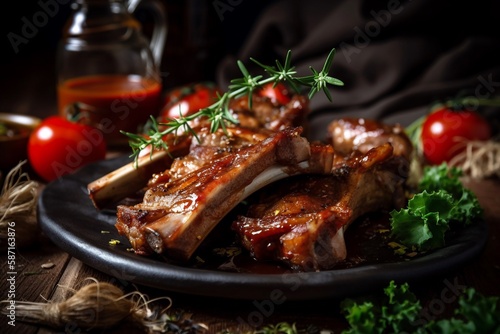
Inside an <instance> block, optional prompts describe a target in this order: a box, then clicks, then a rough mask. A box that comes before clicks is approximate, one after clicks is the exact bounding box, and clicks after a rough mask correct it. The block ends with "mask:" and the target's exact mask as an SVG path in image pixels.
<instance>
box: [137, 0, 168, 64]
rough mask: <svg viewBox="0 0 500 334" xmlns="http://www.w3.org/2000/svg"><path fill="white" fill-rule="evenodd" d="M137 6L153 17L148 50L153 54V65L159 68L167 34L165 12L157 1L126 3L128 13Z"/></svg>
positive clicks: (145, 0)
mask: <svg viewBox="0 0 500 334" xmlns="http://www.w3.org/2000/svg"><path fill="white" fill-rule="evenodd" d="M139 6H141V7H145V8H146V9H147V10H149V11H150V12H151V13H152V15H153V20H154V29H153V34H152V35H151V41H150V42H149V48H150V49H151V52H152V54H153V59H154V61H155V65H156V66H158V67H160V64H161V60H162V56H163V50H164V48H165V42H166V40H167V33H168V24H167V13H166V10H165V8H164V6H163V5H162V4H161V3H160V1H158V0H142V1H141V0H130V1H129V2H128V11H129V12H130V13H133V12H134V11H135V10H136V9H137V7H139Z"/></svg>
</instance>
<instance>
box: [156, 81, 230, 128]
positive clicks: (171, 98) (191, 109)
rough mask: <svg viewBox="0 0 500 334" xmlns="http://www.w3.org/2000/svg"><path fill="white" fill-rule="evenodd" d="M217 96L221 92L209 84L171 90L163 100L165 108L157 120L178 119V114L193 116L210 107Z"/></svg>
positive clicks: (204, 83)
mask: <svg viewBox="0 0 500 334" xmlns="http://www.w3.org/2000/svg"><path fill="white" fill-rule="evenodd" d="M218 94H220V95H222V91H221V90H220V89H218V88H217V87H216V86H215V85H214V84H212V83H210V82H203V83H197V84H194V85H186V86H181V87H178V88H175V89H172V90H171V91H170V92H169V93H168V94H167V96H166V98H165V106H164V107H163V109H162V111H161V113H160V115H159V117H158V119H159V121H161V122H166V121H167V120H168V119H171V118H178V117H179V113H180V114H181V115H182V116H187V115H190V114H193V113H195V112H197V111H198V110H200V109H203V108H206V107H209V106H211V105H212V104H213V103H214V102H216V101H217V98H218Z"/></svg>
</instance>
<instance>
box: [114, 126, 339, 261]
mask: <svg viewBox="0 0 500 334" xmlns="http://www.w3.org/2000/svg"><path fill="white" fill-rule="evenodd" d="M301 131H302V129H301V128H300V127H298V128H290V129H285V130H283V131H280V132H278V133H276V134H274V135H272V136H271V137H269V138H267V139H265V140H263V141H262V142H259V143H257V144H255V145H252V146H249V147H246V148H242V149H241V150H238V151H237V152H236V153H234V154H229V155H227V156H224V157H222V158H220V159H218V160H215V161H213V162H211V163H210V164H208V165H207V166H204V167H202V168H201V169H199V170H196V171H194V172H192V173H190V174H188V175H186V176H185V177H184V178H182V179H179V180H176V181H174V182H172V183H168V184H165V185H159V186H156V187H154V188H151V189H149V190H148V191H147V192H146V194H145V196H144V201H143V202H142V203H140V204H137V205H135V206H131V207H129V206H118V212H117V217H118V218H117V224H116V227H117V229H118V231H119V232H120V233H121V234H124V235H126V236H127V237H128V238H129V240H130V242H131V244H132V245H133V247H134V249H135V251H136V253H139V254H150V253H152V252H156V253H161V254H165V255H167V256H168V257H170V258H172V259H176V260H180V261H186V260H188V259H189V258H190V257H191V256H192V255H193V253H194V252H195V250H196V249H197V248H198V246H199V245H200V244H201V243H202V241H203V240H204V239H205V238H206V237H207V235H208V234H209V233H210V231H211V230H212V229H213V228H214V227H215V226H216V225H217V224H218V223H219V222H220V221H221V220H222V219H223V217H224V216H225V215H226V214H227V213H229V212H230V211H231V210H232V209H233V208H234V207H235V206H236V205H237V204H238V203H240V202H241V201H242V200H243V199H244V198H245V197H246V196H248V195H249V194H250V193H252V192H254V191H256V190H258V189H260V188H262V187H263V186H265V185H267V184H269V183H270V182H273V181H274V180H277V179H279V178H283V177H288V176H290V175H295V174H298V173H330V172H331V165H332V161H333V150H331V147H329V146H321V145H320V146H314V145H313V146H311V145H310V144H309V142H308V141H307V139H305V138H304V137H301ZM311 152H314V153H315V154H314V155H313V157H314V159H311ZM301 163H302V164H301Z"/></svg>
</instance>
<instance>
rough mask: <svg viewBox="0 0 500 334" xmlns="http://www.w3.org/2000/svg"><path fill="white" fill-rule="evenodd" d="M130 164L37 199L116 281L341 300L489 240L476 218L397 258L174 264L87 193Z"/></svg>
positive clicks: (87, 172)
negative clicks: (273, 267)
mask: <svg viewBox="0 0 500 334" xmlns="http://www.w3.org/2000/svg"><path fill="white" fill-rule="evenodd" d="M128 162H129V159H128V157H119V158H115V159H110V160H105V161H101V162H97V163H94V164H90V165H87V166H86V167H84V168H82V169H80V170H79V171H77V172H76V173H74V174H72V175H67V176H65V177H62V178H61V179H59V180H57V181H54V182H52V183H49V184H48V185H47V186H46V187H45V188H44V190H43V192H42V193H41V195H40V198H39V203H38V217H39V222H40V225H41V227H42V229H43V231H44V232H45V233H46V235H47V236H48V237H49V238H50V239H51V240H52V241H53V242H54V243H55V244H56V245H58V246H59V247H60V248H62V249H63V250H65V251H67V252H68V253H69V254H70V255H72V256H74V257H76V258H77V259H79V260H81V261H82V262H84V263H86V264H87V265H89V266H91V267H93V268H95V269H97V270H100V271H102V272H105V273H108V274H110V275H113V276H115V277H117V278H119V279H122V280H126V281H130V282H133V283H137V284H142V285H146V286H150V287H154V288H159V289H162V290H167V291H173V292H179V293H186V294H192V295H199V296H210V297H223V298H233V299H247V300H257V299H258V300H264V299H270V300H273V299H274V298H280V299H282V298H283V297H285V298H286V299H287V300H310V299H322V298H333V297H338V298H341V297H345V296H349V295H355V294H360V293H364V292H369V291H373V290H374V289H377V288H381V287H383V286H385V285H386V284H387V283H388V282H389V281H390V280H395V281H397V282H403V281H406V282H411V281H415V280H418V279H422V278H425V277H429V276H435V275H442V274H444V273H446V272H448V271H450V270H453V269H456V268H458V267H459V266H461V265H463V264H464V263H465V262H467V261H469V260H471V259H472V258H474V257H476V256H478V255H479V253H480V252H481V251H482V249H483V247H484V245H485V244H486V240H487V225H486V223H485V222H484V221H480V222H477V223H476V224H473V225H472V226H469V227H467V228H465V229H464V230H463V231H461V232H460V233H459V234H458V235H457V236H455V237H454V238H453V239H452V240H451V241H450V242H449V243H448V245H447V246H446V247H444V248H441V249H439V250H436V251H434V252H431V253H429V254H427V255H425V256H422V257H419V258H415V259H412V260H408V261H403V262H397V263H383V264H376V265H364V266H363V265H360V266H359V267H355V268H350V269H337V270H330V271H321V272H307V273H287V274H247V273H234V272H223V271H217V270H205V269H196V268H186V267H181V266H176V265H172V264H168V263H166V262H164V261H162V260H160V259H156V258H149V257H144V256H139V255H136V254H134V253H133V252H130V251H127V247H129V246H128V245H129V242H128V240H127V239H126V238H124V237H122V236H120V235H119V234H118V233H117V231H116V229H115V227H114V224H115V220H116V216H115V214H114V212H111V211H107V212H106V211H103V212H100V211H98V210H97V209H95V208H94V206H93V204H92V202H91V201H90V199H89V197H88V192H87V184H88V183H90V182H92V181H94V180H96V179H98V178H99V177H101V176H103V175H105V174H107V173H108V172H110V171H112V170H114V169H116V168H118V167H121V166H122V165H124V164H126V163H128ZM102 231H107V232H108V231H109V233H102ZM110 239H118V240H120V241H121V245H120V246H118V247H117V246H112V245H110V244H109V241H110ZM124 245H125V246H124Z"/></svg>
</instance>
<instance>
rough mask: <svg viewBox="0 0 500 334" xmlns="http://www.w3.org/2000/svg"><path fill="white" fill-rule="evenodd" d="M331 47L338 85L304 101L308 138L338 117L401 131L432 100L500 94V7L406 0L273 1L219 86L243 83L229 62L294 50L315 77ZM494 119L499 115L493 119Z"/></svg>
mask: <svg viewBox="0 0 500 334" xmlns="http://www.w3.org/2000/svg"><path fill="white" fill-rule="evenodd" d="M332 48H336V50H337V54H336V57H335V60H334V64H333V68H332V72H331V74H332V75H333V76H334V77H337V78H339V79H341V80H342V81H344V83H345V86H344V87H333V88H331V92H332V96H333V102H329V101H328V100H327V99H326V97H325V96H324V94H322V93H320V94H317V95H316V96H315V97H314V98H313V100H312V101H311V108H312V110H313V116H312V118H311V122H312V128H313V129H316V130H315V133H313V134H312V137H316V138H315V139H321V138H323V136H324V133H323V130H324V128H325V124H326V122H328V121H329V120H331V119H332V118H336V117H342V116H346V115H349V116H356V117H367V118H375V119H382V120H384V121H387V122H398V123H401V124H403V125H407V124H408V123H409V122H411V121H412V120H414V119H415V118H417V117H418V116H420V115H422V114H424V113H425V112H427V111H428V110H429V108H430V105H431V104H432V103H433V102H436V101H437V100H442V99H446V98H450V97H454V96H456V95H457V94H460V93H464V92H465V93H467V94H469V95H472V96H476V97H478V98H488V97H491V96H493V95H495V94H498V92H499V91H500V76H499V74H500V2H499V1H493V0H491V1H483V0H481V1H474V2H472V1H465V2H459V1H451V0H442V1H431V0H413V1H404V2H400V1H398V0H376V1H375V0H346V1H321V0H305V1H302V0H293V1H290V0H288V1H276V2H275V3H273V4H271V5H270V6H269V7H267V8H266V9H265V10H264V11H263V12H262V14H261V16H260V17H259V18H258V20H257V21H256V22H255V24H254V26H253V27H252V29H251V34H249V37H248V38H247V39H245V40H244V41H243V45H242V47H241V48H240V49H239V50H238V52H237V53H236V54H233V55H229V56H227V57H226V58H225V59H223V60H222V61H221V62H220V64H219V66H218V69H217V81H218V83H219V85H221V87H227V85H228V84H229V80H230V79H232V78H237V77H240V76H241V74H240V72H239V70H238V68H237V66H236V60H237V59H240V60H242V61H243V62H245V64H246V65H247V66H248V68H249V69H250V70H251V72H254V71H255V72H257V71H259V69H257V68H256V67H254V64H252V63H251V62H250V61H249V58H250V57H253V58H256V59H258V60H259V61H261V62H263V63H266V64H274V60H275V59H280V60H283V59H284V55H285V54H286V51H287V50H292V56H293V57H292V63H293V64H295V66H296V68H297V70H298V72H299V74H301V75H308V74H310V71H309V66H310V65H311V66H313V67H314V68H316V69H318V70H320V69H321V67H322V64H323V61H324V59H325V58H326V56H327V54H328V52H329V51H330V49H332ZM494 117H498V112H496V116H494Z"/></svg>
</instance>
